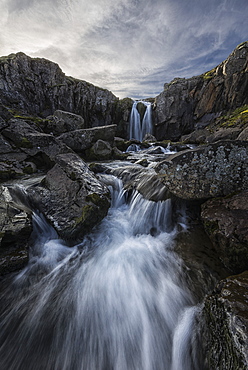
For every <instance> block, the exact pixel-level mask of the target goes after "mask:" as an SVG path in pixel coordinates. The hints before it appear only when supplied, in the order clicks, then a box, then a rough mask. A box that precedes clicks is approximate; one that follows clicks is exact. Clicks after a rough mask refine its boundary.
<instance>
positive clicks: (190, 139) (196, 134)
mask: <svg viewBox="0 0 248 370" xmlns="http://www.w3.org/2000/svg"><path fill="white" fill-rule="evenodd" d="M209 135H210V132H209V131H208V130H207V129H201V130H195V131H193V132H191V133H190V134H188V135H183V136H182V137H181V139H180V141H181V142H183V143H184V144H202V143H205V142H206V138H207V137H208V136H209Z"/></svg>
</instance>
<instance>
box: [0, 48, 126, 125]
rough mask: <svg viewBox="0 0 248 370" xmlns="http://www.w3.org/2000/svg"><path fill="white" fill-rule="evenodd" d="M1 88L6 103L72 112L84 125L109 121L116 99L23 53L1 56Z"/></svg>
mask: <svg viewBox="0 0 248 370" xmlns="http://www.w3.org/2000/svg"><path fill="white" fill-rule="evenodd" d="M0 91H1V102H2V104H4V105H6V106H8V107H11V108H13V109H16V110H18V111H24V112H26V113H29V114H32V115H39V116H41V117H47V116H48V115H51V114H53V112H54V111H56V110H63V111H66V112H73V113H75V114H78V115H80V116H82V117H83V118H84V120H85V125H86V126H85V127H93V126H101V125H106V124H111V123H112V122H113V121H114V116H115V111H114V108H115V106H116V104H117V103H118V98H117V97H115V96H114V95H113V94H112V93H111V92H110V91H108V90H105V89H101V88H99V87H96V86H94V85H92V84H90V83H88V82H85V81H81V80H77V79H74V78H72V77H67V76H65V74H64V73H63V72H62V71H61V69H60V67H59V66H58V65H57V64H56V63H53V62H50V61H49V60H46V59H43V58H30V57H28V56H27V55H25V54H24V53H17V54H11V55H9V56H7V57H1V58H0ZM121 114H122V113H121V112H120V116H121Z"/></svg>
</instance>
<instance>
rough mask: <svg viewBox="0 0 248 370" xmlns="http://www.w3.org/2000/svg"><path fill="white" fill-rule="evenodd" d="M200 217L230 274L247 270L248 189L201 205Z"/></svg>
mask: <svg viewBox="0 0 248 370" xmlns="http://www.w3.org/2000/svg"><path fill="white" fill-rule="evenodd" d="M201 217H202V219H203V223H204V226H205V230H206V232H207V233H208V234H209V236H210V239H211V240H212V242H213V244H214V246H215V249H216V251H217V253H218V255H219V256H220V258H221V260H222V261H223V262H224V264H225V266H226V267H227V268H229V270H230V271H231V272H232V273H240V272H243V271H245V270H247V269H248V191H246V192H243V193H240V194H236V195H234V196H232V197H228V198H222V199H221V198H220V199H219V198H218V199H211V200H209V201H207V202H206V203H204V204H203V205H202V212H201Z"/></svg>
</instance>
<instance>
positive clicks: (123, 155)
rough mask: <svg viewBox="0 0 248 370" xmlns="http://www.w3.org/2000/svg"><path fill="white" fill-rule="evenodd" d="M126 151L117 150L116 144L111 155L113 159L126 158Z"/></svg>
mask: <svg viewBox="0 0 248 370" xmlns="http://www.w3.org/2000/svg"><path fill="white" fill-rule="evenodd" d="M128 155H129V154H128V153H123V152H122V151H121V150H119V149H118V148H116V146H115V147H114V148H113V151H112V156H113V159H117V160H118V159H126V158H127V157H128Z"/></svg>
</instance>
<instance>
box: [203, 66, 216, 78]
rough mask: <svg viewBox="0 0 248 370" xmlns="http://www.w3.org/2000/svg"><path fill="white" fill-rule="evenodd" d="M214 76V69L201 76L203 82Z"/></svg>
mask: <svg viewBox="0 0 248 370" xmlns="http://www.w3.org/2000/svg"><path fill="white" fill-rule="evenodd" d="M215 75H216V67H215V68H213V69H211V70H210V71H208V72H206V73H204V74H203V75H202V77H203V79H204V80H210V79H211V78H213V77H214V76H215Z"/></svg>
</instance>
